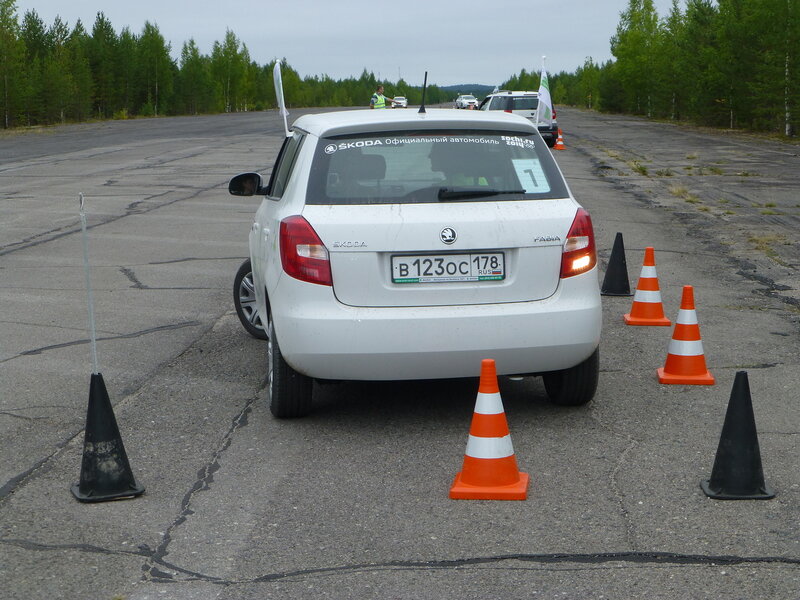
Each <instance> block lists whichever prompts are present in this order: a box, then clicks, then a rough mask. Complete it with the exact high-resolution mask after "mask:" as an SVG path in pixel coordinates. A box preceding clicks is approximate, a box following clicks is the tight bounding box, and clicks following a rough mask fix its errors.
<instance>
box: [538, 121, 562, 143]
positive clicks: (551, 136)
mask: <svg viewBox="0 0 800 600" xmlns="http://www.w3.org/2000/svg"><path fill="white" fill-rule="evenodd" d="M538 129H539V133H540V134H541V136H542V137H543V138H544V139H545V140H548V141H550V140H552V141H555V140H556V138H557V137H558V124H557V123H553V125H539V126H538Z"/></svg>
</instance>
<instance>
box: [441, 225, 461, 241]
mask: <svg viewBox="0 0 800 600" xmlns="http://www.w3.org/2000/svg"><path fill="white" fill-rule="evenodd" d="M439 237H440V238H441V239H442V241H443V242H444V243H445V244H448V245H449V244H452V243H453V242H455V241H456V238H457V237H458V235H457V234H456V230H455V229H453V228H452V227H445V228H444V229H442V231H441V232H439Z"/></svg>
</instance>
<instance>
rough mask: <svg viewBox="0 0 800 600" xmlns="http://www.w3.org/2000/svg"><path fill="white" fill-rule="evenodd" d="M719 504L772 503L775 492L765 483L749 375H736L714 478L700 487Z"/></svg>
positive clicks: (740, 372)
mask: <svg viewBox="0 0 800 600" xmlns="http://www.w3.org/2000/svg"><path fill="white" fill-rule="evenodd" d="M700 487H701V488H702V489H703V492H704V493H705V494H706V496H709V497H710V498H715V499H717V500H769V499H770V498H774V497H775V492H774V491H773V490H772V489H771V488H770V487H769V486H767V484H766V483H765V482H764V471H763V469H762V467H761V451H760V450H759V447H758V434H757V433H756V423H755V418H754V416H753V403H752V400H751V398H750V384H749V383H748V380H747V371H739V372H738V373H736V379H735V380H734V382H733V390H732V391H731V398H730V401H729V402H728V411H727V412H726V413H725V423H724V424H723V426H722V435H720V439H719V447H718V448H717V455H716V457H715V459H714V467H713V469H712V470H711V477H710V478H709V479H707V480H705V481H702V482H701V483H700Z"/></svg>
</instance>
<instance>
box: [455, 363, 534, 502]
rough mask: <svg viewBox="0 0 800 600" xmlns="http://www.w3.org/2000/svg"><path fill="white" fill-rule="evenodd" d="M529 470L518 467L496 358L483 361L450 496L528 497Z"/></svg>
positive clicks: (493, 498) (511, 498) (470, 497)
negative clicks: (521, 471)
mask: <svg viewBox="0 0 800 600" xmlns="http://www.w3.org/2000/svg"><path fill="white" fill-rule="evenodd" d="M528 480H529V477H528V474H527V473H520V472H519V470H518V469H517V459H516V458H515V457H514V448H513V446H512V444H511V434H510V433H509V431H508V422H507V421H506V413H505V411H504V410H503V400H502V399H501V398H500V389H499V388H498V387H497V372H496V370H495V364H494V361H493V360H492V359H486V360H484V361H483V362H482V363H481V383H480V387H479V388H478V399H477V400H476V401H475V412H474V413H473V415H472V425H471V426H470V430H469V439H468V440H467V451H466V452H465V454H464V465H463V466H462V467H461V471H460V472H459V473H458V474H456V478H455V481H453V486H452V487H451V488H450V497H451V498H456V499H465V500H525V498H527V496H528Z"/></svg>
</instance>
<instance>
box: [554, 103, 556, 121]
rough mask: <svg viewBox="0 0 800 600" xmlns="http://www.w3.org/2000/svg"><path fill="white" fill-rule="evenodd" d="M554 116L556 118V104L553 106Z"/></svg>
mask: <svg viewBox="0 0 800 600" xmlns="http://www.w3.org/2000/svg"><path fill="white" fill-rule="evenodd" d="M553 118H554V119H555V118H556V107H555V106H554V107H553Z"/></svg>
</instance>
